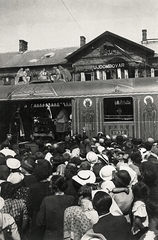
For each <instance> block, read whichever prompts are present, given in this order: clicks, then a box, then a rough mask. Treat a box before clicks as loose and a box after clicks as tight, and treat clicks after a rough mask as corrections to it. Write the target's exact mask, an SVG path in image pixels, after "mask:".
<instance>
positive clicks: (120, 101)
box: [104, 97, 133, 122]
mask: <svg viewBox="0 0 158 240" xmlns="http://www.w3.org/2000/svg"><path fill="white" fill-rule="evenodd" d="M112 121H133V99H132V98H131V97H124V98H104V122H112Z"/></svg>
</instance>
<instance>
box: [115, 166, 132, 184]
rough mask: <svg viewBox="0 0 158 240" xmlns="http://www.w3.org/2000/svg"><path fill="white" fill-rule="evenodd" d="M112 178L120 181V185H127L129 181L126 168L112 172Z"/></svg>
mask: <svg viewBox="0 0 158 240" xmlns="http://www.w3.org/2000/svg"><path fill="white" fill-rule="evenodd" d="M114 179H115V180H116V181H117V182H118V183H120V184H121V186H122V187H127V186H128V185H129V184H130V181H131V177H130V175H129V173H128V172H127V171H126V170H120V171H118V172H114Z"/></svg>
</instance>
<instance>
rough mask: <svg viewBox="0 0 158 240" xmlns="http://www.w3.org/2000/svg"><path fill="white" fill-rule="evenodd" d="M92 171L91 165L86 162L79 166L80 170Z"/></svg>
mask: <svg viewBox="0 0 158 240" xmlns="http://www.w3.org/2000/svg"><path fill="white" fill-rule="evenodd" d="M90 169H91V164H90V163H89V162H88V161H87V160H86V161H83V162H81V164H80V166H79V170H90Z"/></svg>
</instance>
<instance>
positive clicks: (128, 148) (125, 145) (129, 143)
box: [123, 139, 133, 154]
mask: <svg viewBox="0 0 158 240" xmlns="http://www.w3.org/2000/svg"><path fill="white" fill-rule="evenodd" d="M132 149H133V144H132V141H131V140H129V139H128V140H126V141H125V142H124V143H123V150H124V151H125V152H127V153H129V154H130V153H131V151H132Z"/></svg>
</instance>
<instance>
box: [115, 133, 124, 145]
mask: <svg viewBox="0 0 158 240" xmlns="http://www.w3.org/2000/svg"><path fill="white" fill-rule="evenodd" d="M116 141H117V142H118V143H123V141H124V139H123V136H122V135H118V136H117V137H116Z"/></svg>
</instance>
